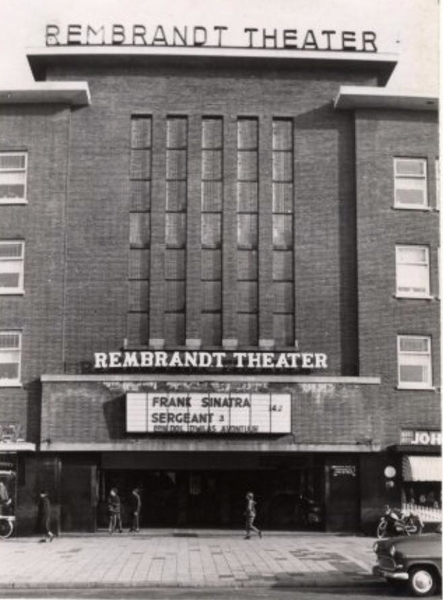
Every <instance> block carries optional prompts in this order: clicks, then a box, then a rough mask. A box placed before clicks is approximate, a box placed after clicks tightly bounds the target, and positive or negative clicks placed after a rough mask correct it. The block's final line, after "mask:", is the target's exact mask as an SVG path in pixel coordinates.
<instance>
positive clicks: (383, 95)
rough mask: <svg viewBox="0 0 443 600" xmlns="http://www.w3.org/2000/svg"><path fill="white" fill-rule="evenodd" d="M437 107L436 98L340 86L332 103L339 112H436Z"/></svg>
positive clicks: (417, 94) (426, 95)
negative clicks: (362, 110)
mask: <svg viewBox="0 0 443 600" xmlns="http://www.w3.org/2000/svg"><path fill="white" fill-rule="evenodd" d="M438 105H439V100H438V97H437V96H431V95H429V94H419V93H407V92H398V91H394V90H393V91H390V90H387V89H386V88H378V87H363V86H361V87H360V86H341V87H340V91H339V93H338V94H337V97H336V98H335V101H334V107H335V108H336V109H339V110H355V109H359V108H376V109H394V110H426V111H437V110H438Z"/></svg>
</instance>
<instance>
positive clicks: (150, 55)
mask: <svg viewBox="0 0 443 600" xmlns="http://www.w3.org/2000/svg"><path fill="white" fill-rule="evenodd" d="M26 56H27V59H28V62H29V64H30V66H31V69H32V71H33V72H34V73H38V72H39V70H40V69H41V68H42V67H45V66H46V65H47V64H49V63H54V62H60V63H62V62H65V61H66V60H69V61H71V62H72V61H76V60H78V61H80V60H82V61H85V60H86V59H87V60H105V61H106V65H107V66H108V67H109V66H110V64H111V63H110V62H109V61H110V60H113V61H115V62H116V63H118V62H121V61H128V60H131V61H132V62H134V63H136V62H146V60H149V59H154V58H157V59H158V58H164V59H166V58H175V59H177V58H179V59H183V58H193V59H205V58H206V59H208V58H210V59H212V60H216V59H225V60H226V59H243V60H245V59H247V60H257V59H261V60H264V59H269V60H285V61H288V60H289V61H294V62H296V63H299V64H300V65H302V64H308V65H310V64H315V63H318V64H319V65H320V64H321V65H330V66H338V65H345V64H348V65H349V64H352V63H353V64H355V65H358V64H361V65H363V64H366V65H370V66H372V67H373V68H377V69H378V70H379V71H380V72H381V73H383V75H385V76H386V77H388V78H389V76H390V75H391V74H392V72H393V70H394V69H395V67H396V65H397V63H398V54H395V53H390V52H362V51H354V52H350V51H340V52H339V51H332V50H329V51H327V50H287V49H280V48H272V49H257V48H243V47H241V48H238V47H221V48H219V47H206V46H199V47H182V46H180V47H177V46H175V47H158V46H129V45H128V46H125V45H120V46H103V45H97V46H94V45H86V46H61V45H60V46H45V47H43V48H27V49H26Z"/></svg>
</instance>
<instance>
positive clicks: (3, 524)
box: [0, 515, 15, 540]
mask: <svg viewBox="0 0 443 600" xmlns="http://www.w3.org/2000/svg"><path fill="white" fill-rule="evenodd" d="M14 529H15V517H12V516H9V515H0V539H1V540H6V539H7V538H8V537H11V535H12V534H13V533H14Z"/></svg>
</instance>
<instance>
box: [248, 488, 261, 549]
mask: <svg viewBox="0 0 443 600" xmlns="http://www.w3.org/2000/svg"><path fill="white" fill-rule="evenodd" d="M256 507H257V502H256V501H255V500H254V494H253V493H252V492H248V493H247V494H246V510H245V530H246V535H245V540H249V539H250V537H251V531H254V532H255V533H257V534H258V536H259V537H260V538H261V537H262V535H263V534H262V532H261V530H260V529H258V528H257V527H255V525H254V521H255V517H256V516H257V510H256Z"/></svg>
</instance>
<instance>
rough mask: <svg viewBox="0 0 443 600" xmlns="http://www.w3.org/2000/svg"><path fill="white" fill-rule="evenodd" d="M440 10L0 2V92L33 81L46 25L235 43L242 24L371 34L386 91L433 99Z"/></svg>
mask: <svg viewBox="0 0 443 600" xmlns="http://www.w3.org/2000/svg"><path fill="white" fill-rule="evenodd" d="M439 13H440V11H439V1H438V0H0V87H1V88H8V86H13V87H17V86H26V85H29V84H30V83H32V76H31V72H30V70H29V67H28V63H27V60H26V50H27V48H42V47H44V45H45V27H46V25H47V24H49V23H51V24H56V25H59V26H61V27H63V26H65V25H66V24H68V23H78V24H83V25H86V24H89V25H92V26H100V25H102V24H104V25H107V24H108V25H109V24H112V23H121V24H125V25H132V24H134V23H141V24H144V25H145V26H146V27H147V28H152V27H155V26H157V25H163V26H164V27H165V28H167V27H172V26H174V25H176V26H184V25H188V26H189V27H192V26H194V25H200V26H205V27H207V28H211V29H212V27H214V26H227V27H228V28H229V36H230V37H229V41H232V42H233V43H234V44H235V42H236V41H238V40H240V39H243V38H241V36H244V31H243V30H244V28H245V27H257V28H259V29H262V28H266V29H274V28H277V29H284V28H291V29H299V30H306V29H315V30H321V29H336V30H351V31H361V30H372V31H375V32H376V33H377V41H378V50H379V52H380V53H392V52H396V53H398V55H399V62H398V65H397V67H396V69H395V71H394V74H393V75H392V77H391V79H390V81H389V83H388V87H389V88H390V89H391V90H395V91H405V92H408V91H409V92H416V93H418V92H420V93H425V94H429V95H436V94H437V93H438V73H439V67H438V51H439V48H438V40H439V22H440V16H439Z"/></svg>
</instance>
